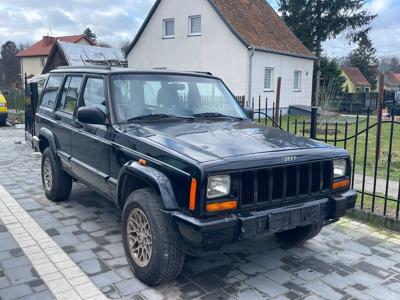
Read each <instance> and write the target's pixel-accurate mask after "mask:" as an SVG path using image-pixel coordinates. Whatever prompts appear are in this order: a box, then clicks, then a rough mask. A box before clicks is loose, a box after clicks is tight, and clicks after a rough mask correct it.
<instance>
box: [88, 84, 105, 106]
mask: <svg viewBox="0 0 400 300" xmlns="http://www.w3.org/2000/svg"><path fill="white" fill-rule="evenodd" d="M82 106H89V107H90V106H96V107H100V108H102V109H105V107H106V98H105V95H104V80H103V78H88V79H87V81H86V86H85V91H84V93H83V103H82Z"/></svg>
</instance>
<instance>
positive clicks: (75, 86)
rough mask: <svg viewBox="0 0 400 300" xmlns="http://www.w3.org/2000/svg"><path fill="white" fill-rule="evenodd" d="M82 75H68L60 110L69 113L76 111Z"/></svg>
mask: <svg viewBox="0 0 400 300" xmlns="http://www.w3.org/2000/svg"><path fill="white" fill-rule="evenodd" d="M81 83H82V77H68V78H67V80H66V81H65V84H64V88H63V93H62V97H61V102H60V105H59V108H58V109H59V110H61V111H65V112H67V113H71V114H72V113H74V110H75V106H76V103H77V102H78V97H79V92H80V87H81Z"/></svg>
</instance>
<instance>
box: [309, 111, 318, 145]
mask: <svg viewBox="0 0 400 300" xmlns="http://www.w3.org/2000/svg"><path fill="white" fill-rule="evenodd" d="M317 119H318V108H317V107H311V129H310V138H311V139H313V140H315V139H316V138H317Z"/></svg>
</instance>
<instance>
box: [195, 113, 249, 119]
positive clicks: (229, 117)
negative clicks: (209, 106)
mask: <svg viewBox="0 0 400 300" xmlns="http://www.w3.org/2000/svg"><path fill="white" fill-rule="evenodd" d="M193 117H195V118H228V119H235V120H243V118H241V117H234V116H228V115H224V114H220V113H210V112H208V113H201V114H194V115H193Z"/></svg>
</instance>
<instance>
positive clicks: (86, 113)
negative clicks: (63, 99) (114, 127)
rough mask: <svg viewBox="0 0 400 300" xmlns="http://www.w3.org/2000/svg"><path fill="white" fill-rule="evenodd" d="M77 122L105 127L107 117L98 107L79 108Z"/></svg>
mask: <svg viewBox="0 0 400 300" xmlns="http://www.w3.org/2000/svg"><path fill="white" fill-rule="evenodd" d="M78 121H79V122H81V123H84V124H97V125H106V124H107V115H106V114H105V113H104V111H102V110H101V109H100V108H99V107H81V108H79V109H78Z"/></svg>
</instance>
